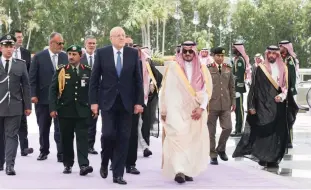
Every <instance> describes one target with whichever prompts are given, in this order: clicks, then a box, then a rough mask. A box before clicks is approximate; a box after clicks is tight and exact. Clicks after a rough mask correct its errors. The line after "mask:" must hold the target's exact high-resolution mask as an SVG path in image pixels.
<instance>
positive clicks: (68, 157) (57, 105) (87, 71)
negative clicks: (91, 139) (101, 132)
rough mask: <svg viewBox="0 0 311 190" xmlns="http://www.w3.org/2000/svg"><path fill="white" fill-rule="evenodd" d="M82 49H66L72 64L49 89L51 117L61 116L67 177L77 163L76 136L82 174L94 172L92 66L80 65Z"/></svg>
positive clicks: (61, 70)
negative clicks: (90, 145)
mask: <svg viewBox="0 0 311 190" xmlns="http://www.w3.org/2000/svg"><path fill="white" fill-rule="evenodd" d="M81 49H82V48H81V47H80V46H76V45H72V46H70V47H69V48H68V49H67V54H68V59H69V64H68V65H62V66H60V67H59V68H58V70H57V72H56V73H55V74H54V76H53V79H52V84H51V86H50V94H49V99H50V115H51V117H53V118H56V116H58V117H59V125H60V131H61V139H62V148H63V151H64V156H63V163H64V166H65V169H64V171H63V173H64V174H69V173H71V168H72V166H73V163H74V147H73V139H74V135H76V143H77V154H78V163H79V166H80V175H82V176H85V175H87V174H88V173H92V172H93V168H92V167H91V166H89V160H88V123H87V122H88V118H89V117H90V115H91V109H90V105H89V103H88V89H89V78H90V75H91V67H89V66H87V65H83V64H81V63H80V58H81V56H82V50H81Z"/></svg>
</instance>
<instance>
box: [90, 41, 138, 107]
mask: <svg viewBox="0 0 311 190" xmlns="http://www.w3.org/2000/svg"><path fill="white" fill-rule="evenodd" d="M139 63H140V62H139V57H138V51H137V50H136V49H133V48H130V47H124V50H123V67H122V71H121V75H120V78H119V77H118V75H117V71H116V66H115V61H114V55H113V48H112V46H106V47H104V48H101V49H97V53H96V56H95V62H94V66H93V69H92V74H91V80H90V91H89V97H90V103H91V104H99V106H100V109H101V110H103V111H108V110H109V109H111V107H112V106H113V104H114V102H115V99H116V97H117V96H118V95H120V96H121V99H122V102H123V105H124V107H125V109H126V111H128V112H133V108H134V105H136V104H139V105H143V104H144V100H143V85H142V75H141V72H142V71H141V66H140V65H141V64H139ZM100 77H101V78H102V80H101V82H99V81H100ZM98 90H99V91H100V98H99V94H98Z"/></svg>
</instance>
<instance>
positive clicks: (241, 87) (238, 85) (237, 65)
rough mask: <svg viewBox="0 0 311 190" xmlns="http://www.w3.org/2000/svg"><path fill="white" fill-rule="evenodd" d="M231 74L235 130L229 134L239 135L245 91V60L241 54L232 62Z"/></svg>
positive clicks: (242, 119) (242, 118)
mask: <svg viewBox="0 0 311 190" xmlns="http://www.w3.org/2000/svg"><path fill="white" fill-rule="evenodd" d="M232 66H233V75H234V76H235V77H234V78H235V91H236V92H237V93H236V99H235V101H236V109H235V118H236V123H235V132H234V133H233V134H232V135H231V136H240V135H241V132H242V127H243V123H244V107H243V101H244V97H243V93H245V92H246V88H245V83H244V82H245V70H246V62H245V60H244V58H243V57H242V56H238V57H236V58H235V59H234V62H233V63H232Z"/></svg>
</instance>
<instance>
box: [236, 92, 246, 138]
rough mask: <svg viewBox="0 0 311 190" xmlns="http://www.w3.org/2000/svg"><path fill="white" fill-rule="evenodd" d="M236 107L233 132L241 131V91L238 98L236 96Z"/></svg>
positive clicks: (242, 118)
mask: <svg viewBox="0 0 311 190" xmlns="http://www.w3.org/2000/svg"><path fill="white" fill-rule="evenodd" d="M235 100H236V109H235V117H236V119H235V120H236V123H235V132H236V133H241V132H242V128H243V123H244V106H243V100H244V99H243V93H241V96H240V97H239V98H236V99H235Z"/></svg>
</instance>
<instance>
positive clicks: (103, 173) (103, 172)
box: [99, 166, 108, 179]
mask: <svg viewBox="0 0 311 190" xmlns="http://www.w3.org/2000/svg"><path fill="white" fill-rule="evenodd" d="M99 173H100V176H101V177H102V178H104V179H105V178H107V176H108V168H107V167H103V166H102V167H100V171H99Z"/></svg>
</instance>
